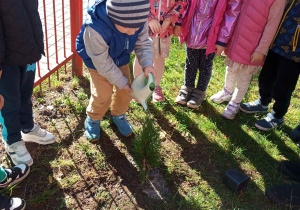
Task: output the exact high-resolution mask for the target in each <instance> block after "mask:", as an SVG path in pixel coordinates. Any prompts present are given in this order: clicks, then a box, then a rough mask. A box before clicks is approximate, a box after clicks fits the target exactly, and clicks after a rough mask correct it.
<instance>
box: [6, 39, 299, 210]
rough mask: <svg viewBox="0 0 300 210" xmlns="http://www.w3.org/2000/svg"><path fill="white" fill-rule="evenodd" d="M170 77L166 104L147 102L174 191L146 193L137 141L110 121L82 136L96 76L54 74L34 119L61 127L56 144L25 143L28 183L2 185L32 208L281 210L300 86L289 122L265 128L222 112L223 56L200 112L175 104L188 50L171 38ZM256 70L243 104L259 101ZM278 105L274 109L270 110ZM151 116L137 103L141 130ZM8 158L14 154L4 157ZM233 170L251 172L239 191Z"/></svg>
mask: <svg viewBox="0 0 300 210" xmlns="http://www.w3.org/2000/svg"><path fill="white" fill-rule="evenodd" d="M172 41H173V44H172V47H171V48H172V49H171V53H170V57H169V58H168V59H167V61H166V68H165V74H164V76H163V79H162V83H161V86H162V87H163V90H164V93H165V96H166V101H165V102H163V103H160V104H153V103H149V109H150V112H151V117H152V120H153V123H154V125H155V127H156V129H157V130H158V132H159V138H160V143H161V151H160V156H161V157H160V161H161V164H160V166H159V171H160V172H161V174H162V176H163V178H164V180H165V181H164V186H165V188H166V189H167V190H166V193H165V194H164V195H162V196H161V198H160V199H157V200H155V199H152V198H148V197H147V196H146V193H145V187H144V186H145V185H146V184H147V183H146V182H144V181H142V179H141V176H140V173H139V169H138V167H137V165H136V163H135V160H134V153H133V149H132V147H133V146H132V141H133V140H134V136H133V137H129V138H124V137H122V136H121V135H120V133H119V132H118V131H117V128H116V127H115V126H114V125H111V123H110V120H109V112H108V113H107V115H106V116H105V117H104V119H103V120H102V122H101V129H102V130H101V139H100V141H99V142H98V143H97V144H90V143H88V142H87V140H86V138H85V137H84V120H85V117H86V114H85V110H86V106H87V105H88V101H89V96H90V93H89V76H88V73H87V70H85V76H84V77H83V78H81V79H78V78H73V79H72V78H71V75H70V72H69V73H68V74H66V75H65V74H60V78H59V79H57V77H56V75H53V76H52V79H51V87H48V86H47V85H48V84H47V82H44V84H43V93H42V95H41V94H40V93H39V89H38V88H36V89H35V91H34V95H35V97H34V113H35V120H36V121H37V122H38V123H40V124H41V125H42V127H43V128H46V129H48V130H49V131H51V132H53V133H55V135H56V136H57V139H58V143H55V144H53V145H48V146H40V145H36V144H26V145H27V147H28V149H29V151H30V152H31V154H32V156H33V159H34V165H33V167H32V170H31V173H30V175H29V176H28V178H27V179H26V180H24V181H23V182H22V183H20V184H19V185H18V186H16V187H14V188H12V189H6V190H4V191H2V192H3V193H5V194H6V195H8V194H10V193H11V192H12V194H13V195H14V196H20V197H22V198H24V199H25V200H26V201H27V203H28V209H279V207H276V206H275V205H272V204H270V203H269V202H268V201H267V199H266V198H265V196H264V191H265V189H266V188H267V187H269V186H271V185H275V184H283V183H290V181H288V180H287V179H286V177H285V176H284V175H282V174H281V173H279V172H278V171H277V164H278V163H279V162H280V161H282V160H295V161H297V160H298V159H299V151H300V150H299V148H298V147H297V146H296V145H295V144H294V143H293V142H292V141H291V140H290V139H289V137H288V134H289V132H290V131H291V130H292V129H293V128H294V127H296V126H297V125H298V123H299V121H298V119H299V117H300V112H299V105H300V100H299V96H300V92H299V85H298V87H297V89H296V90H295V92H294V95H293V98H292V101H291V106H290V108H289V111H288V113H287V114H286V116H285V123H284V125H283V126H282V127H281V128H279V129H276V130H274V131H270V132H262V131H259V130H257V129H256V128H255V126H254V124H255V122H256V121H257V120H258V119H261V118H263V117H264V116H265V115H264V114H256V115H249V114H245V113H239V114H238V115H237V117H236V119H235V120H232V121H230V120H226V119H224V118H222V117H221V113H222V112H223V110H224V108H225V107H226V104H225V103H223V104H214V103H212V102H211V101H210V99H209V98H210V96H211V95H213V94H214V93H216V92H217V91H219V90H221V89H222V87H223V85H224V75H225V65H224V58H223V57H216V58H215V60H214V66H213V75H212V79H211V82H210V84H209V87H208V90H207V97H206V100H205V101H204V102H203V105H202V106H201V107H200V108H199V109H197V110H191V109H189V108H187V107H184V106H180V105H177V104H176V103H174V100H175V98H176V96H177V94H178V91H179V89H180V87H181V85H183V79H184V65H185V47H184V46H181V45H179V44H178V40H177V39H173V40H172ZM257 78H258V77H257V75H255V76H254V78H253V80H252V82H251V86H250V89H249V91H248V93H247V94H246V97H245V99H244V101H245V102H248V101H253V100H256V99H257V98H258V87H257ZM270 111H271V109H270ZM145 117H146V114H145V112H144V111H143V109H142V106H140V105H139V104H137V103H131V104H130V109H129V111H128V113H127V119H128V121H129V122H130V123H131V124H132V126H133V128H134V130H135V131H136V132H139V131H140V128H141V127H142V126H141V125H142V124H143V122H144V119H145ZM2 157H3V158H2V160H3V161H2V163H3V164H4V165H6V164H7V163H6V162H7V161H6V160H7V159H6V158H5V156H2ZM228 169H236V170H238V171H240V172H243V173H244V174H246V175H247V176H249V177H250V179H251V180H250V182H249V184H248V188H247V190H246V191H245V192H242V193H241V194H239V195H234V194H233V193H231V192H230V191H229V190H228V189H227V188H226V186H225V185H224V184H223V183H222V178H223V176H224V174H225V173H226V171H227V170H228Z"/></svg>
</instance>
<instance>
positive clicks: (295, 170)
mask: <svg viewBox="0 0 300 210" xmlns="http://www.w3.org/2000/svg"><path fill="white" fill-rule="evenodd" d="M278 169H279V171H281V172H282V173H284V174H285V175H287V176H288V177H289V178H290V179H292V180H294V181H300V163H298V162H293V161H288V160H285V161H282V162H280V163H279V164H278Z"/></svg>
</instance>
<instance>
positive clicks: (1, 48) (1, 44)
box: [0, 21, 5, 70]
mask: <svg viewBox="0 0 300 210" xmlns="http://www.w3.org/2000/svg"><path fill="white" fill-rule="evenodd" d="M4 60H5V41H4V34H3V26H2V22H1V21H0V70H2V65H3V62H4Z"/></svg>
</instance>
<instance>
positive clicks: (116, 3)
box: [106, 0, 150, 28]
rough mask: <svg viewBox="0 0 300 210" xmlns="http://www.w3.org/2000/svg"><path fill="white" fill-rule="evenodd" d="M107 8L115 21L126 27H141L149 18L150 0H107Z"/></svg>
mask: <svg viewBox="0 0 300 210" xmlns="http://www.w3.org/2000/svg"><path fill="white" fill-rule="evenodd" d="M106 10H107V15H108V16H109V18H110V19H111V20H112V22H113V23H115V24H117V25H120V26H123V27H126V28H140V27H142V26H143V25H144V24H145V23H146V21H147V19H148V16H149V10H150V0H107V2H106Z"/></svg>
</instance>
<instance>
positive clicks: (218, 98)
mask: <svg viewBox="0 0 300 210" xmlns="http://www.w3.org/2000/svg"><path fill="white" fill-rule="evenodd" d="M231 98H232V94H230V93H229V92H228V91H227V90H226V89H225V88H223V90H221V91H219V92H218V93H216V94H215V95H213V96H212V97H210V100H212V101H213V102H215V103H217V104H219V103H222V102H224V101H230V100H231Z"/></svg>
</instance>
